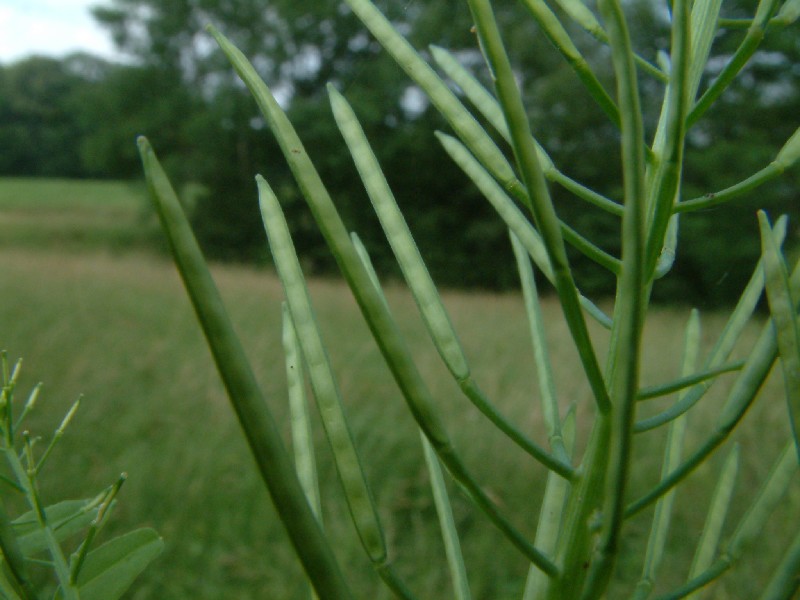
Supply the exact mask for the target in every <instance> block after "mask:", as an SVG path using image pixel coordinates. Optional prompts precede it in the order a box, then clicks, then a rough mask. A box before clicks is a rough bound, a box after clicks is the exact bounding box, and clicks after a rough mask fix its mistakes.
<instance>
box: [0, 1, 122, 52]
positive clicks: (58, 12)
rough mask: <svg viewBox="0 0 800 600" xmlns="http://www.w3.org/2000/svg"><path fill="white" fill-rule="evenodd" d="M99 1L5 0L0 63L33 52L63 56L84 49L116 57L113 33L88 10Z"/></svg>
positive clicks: (1, 13) (1, 8) (0, 18)
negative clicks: (100, 23) (101, 26)
mask: <svg viewBox="0 0 800 600" xmlns="http://www.w3.org/2000/svg"><path fill="white" fill-rule="evenodd" d="M98 3H99V2H98V0H4V2H3V3H2V5H0V40H1V41H0V62H2V63H8V62H11V61H14V60H17V59H19V58H22V57H24V56H29V55H31V54H45V55H48V56H63V55H64V54H67V53H69V52H74V51H76V50H83V51H88V52H92V53H94V54H98V55H100V56H104V57H107V58H110V57H114V55H115V53H114V47H113V44H112V43H111V39H110V36H109V35H108V33H106V32H105V31H104V30H103V29H102V28H100V27H99V26H98V25H97V24H96V23H95V21H94V19H93V18H92V15H91V14H90V12H89V9H90V7H91V6H94V5H97V4H98Z"/></svg>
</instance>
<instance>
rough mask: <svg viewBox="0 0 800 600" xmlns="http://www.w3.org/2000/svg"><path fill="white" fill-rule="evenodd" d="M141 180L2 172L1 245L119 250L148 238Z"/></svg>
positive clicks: (151, 223) (149, 220) (151, 231)
mask: <svg viewBox="0 0 800 600" xmlns="http://www.w3.org/2000/svg"><path fill="white" fill-rule="evenodd" d="M155 225H156V223H155V219H154V218H153V215H152V212H151V211H150V210H149V205H148V204H147V196H146V191H145V187H144V183H139V182H127V181H82V180H70V179H26V178H8V177H7V178H0V249H4V248H9V247H21V246H22V247H37V248H42V247H49V248H53V249H57V250H65V249H66V250H86V249H104V250H111V251H119V250H123V249H128V248H131V247H142V246H146V245H147V244H151V243H152V242H153V239H154V237H155V233H156V227H155Z"/></svg>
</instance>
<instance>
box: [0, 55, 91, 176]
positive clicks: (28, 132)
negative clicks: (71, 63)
mask: <svg viewBox="0 0 800 600" xmlns="http://www.w3.org/2000/svg"><path fill="white" fill-rule="evenodd" d="M80 84H81V81H80V78H79V77H77V76H76V75H75V74H74V73H72V72H70V70H69V69H67V68H66V67H65V65H64V64H63V63H62V62H61V61H59V60H56V59H52V58H46V57H42V56H33V57H30V58H27V59H24V60H21V61H19V62H16V63H13V64H11V65H8V66H4V67H0V147H2V148H3V152H0V173H2V174H4V175H18V176H23V175H24V176H54V175H61V176H76V175H79V174H80V173H81V164H80V155H79V151H78V148H77V146H76V144H75V140H76V139H79V138H80V135H81V129H80V124H79V122H78V118H77V115H76V111H75V108H76V104H75V92H76V89H77V88H78V87H79V86H80Z"/></svg>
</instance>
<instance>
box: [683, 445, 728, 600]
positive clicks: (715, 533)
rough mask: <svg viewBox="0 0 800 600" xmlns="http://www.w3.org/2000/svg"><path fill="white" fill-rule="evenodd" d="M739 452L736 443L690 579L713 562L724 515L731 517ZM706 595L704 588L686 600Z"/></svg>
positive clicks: (722, 474) (716, 489)
mask: <svg viewBox="0 0 800 600" xmlns="http://www.w3.org/2000/svg"><path fill="white" fill-rule="evenodd" d="M739 454H740V452H739V445H738V444H734V446H733V448H732V449H731V451H730V452H729V453H728V456H727V458H726V459H725V464H724V465H723V466H722V471H721V472H720V476H719V479H718V480H717V485H716V486H715V487H714V493H713V495H712V496H711V502H710V504H709V507H708V514H707V515H706V521H705V524H704V525H703V533H702V534H701V535H700V541H699V542H698V543H697V549H696V550H695V553H694V559H693V560H692V566H691V568H690V569H689V578H688V579H689V581H691V580H692V579H694V578H695V577H698V576H699V575H700V574H701V573H703V572H704V571H706V570H708V569H709V568H710V567H711V565H712V563H713V561H714V556H715V555H716V553H717V548H718V547H719V539H720V536H721V535H722V528H723V526H724V525H725V518H726V517H727V516H728V510H729V509H730V506H731V499H732V498H733V489H734V486H735V485H736V476H737V475H738V473H739ZM704 595H705V591H704V590H702V589H701V590H698V591H696V592H694V593H692V594H690V595H689V596H687V600H701V599H702V597H703V596H704Z"/></svg>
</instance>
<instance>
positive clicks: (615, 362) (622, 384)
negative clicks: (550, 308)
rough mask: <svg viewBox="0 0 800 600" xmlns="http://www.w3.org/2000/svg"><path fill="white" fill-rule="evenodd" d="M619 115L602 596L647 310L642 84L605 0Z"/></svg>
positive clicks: (614, 8)
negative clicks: (619, 199)
mask: <svg viewBox="0 0 800 600" xmlns="http://www.w3.org/2000/svg"><path fill="white" fill-rule="evenodd" d="M599 6H600V11H601V13H602V15H603V19H604V21H605V23H606V30H607V32H608V37H609V43H610V45H611V56H612V61H613V63H614V70H615V73H616V76H617V97H618V104H619V107H620V113H621V115H622V118H623V121H622V165H623V180H624V181H623V183H624V188H625V214H624V216H623V219H622V274H621V276H620V278H619V286H618V292H617V305H616V307H615V311H614V312H615V315H614V329H613V330H612V337H611V352H610V357H611V397H612V398H613V402H614V404H613V410H612V413H611V438H610V453H609V460H608V471H607V474H606V478H605V501H604V504H603V515H604V518H603V528H602V531H601V532H600V540H599V542H598V546H597V550H596V552H595V558H594V560H593V562H592V565H591V568H590V570H589V574H588V576H587V581H586V586H585V588H584V591H583V594H582V596H581V597H582V598H583V599H584V600H594V599H596V598H599V597H600V596H601V595H602V594H603V593H604V592H605V590H606V588H607V587H608V583H609V581H610V578H611V573H612V571H613V568H614V564H615V562H616V557H617V553H618V551H619V539H620V535H621V529H622V523H623V519H624V507H625V504H624V499H625V490H626V489H627V483H628V472H629V470H630V461H631V450H632V443H633V424H634V419H635V414H636V393H637V390H638V385H639V368H640V345H641V331H642V324H643V321H644V315H645V298H644V293H645V292H644V290H645V285H644V283H645V281H644V273H643V270H644V266H645V265H644V251H645V218H646V215H645V210H646V207H645V150H644V126H643V122H642V111H641V107H640V103H639V86H638V82H637V79H636V68H635V65H634V61H633V50H632V47H631V41H630V36H629V34H628V26H627V23H626V20H625V16H624V14H623V11H622V6H621V4H620V3H619V2H618V1H617V0H602V1H601V2H600V4H599Z"/></svg>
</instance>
